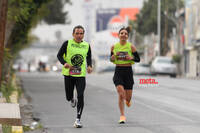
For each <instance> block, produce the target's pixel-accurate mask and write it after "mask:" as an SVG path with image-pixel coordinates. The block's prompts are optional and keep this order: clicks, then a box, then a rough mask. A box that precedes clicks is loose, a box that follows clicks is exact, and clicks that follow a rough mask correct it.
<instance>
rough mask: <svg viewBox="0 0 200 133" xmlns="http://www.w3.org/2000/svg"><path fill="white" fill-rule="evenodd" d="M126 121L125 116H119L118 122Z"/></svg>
mask: <svg viewBox="0 0 200 133" xmlns="http://www.w3.org/2000/svg"><path fill="white" fill-rule="evenodd" d="M125 122H126V117H125V116H124V115H122V116H120V119H119V124H124V123H125Z"/></svg>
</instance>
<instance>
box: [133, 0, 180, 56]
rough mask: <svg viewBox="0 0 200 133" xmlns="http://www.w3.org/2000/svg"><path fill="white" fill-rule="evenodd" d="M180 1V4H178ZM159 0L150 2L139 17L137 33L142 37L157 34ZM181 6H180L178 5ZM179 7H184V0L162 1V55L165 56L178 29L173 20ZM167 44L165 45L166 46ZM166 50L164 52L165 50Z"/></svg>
mask: <svg viewBox="0 0 200 133" xmlns="http://www.w3.org/2000/svg"><path fill="white" fill-rule="evenodd" d="M177 1H179V2H177ZM157 3H158V2H157V0H148V1H145V2H144V6H143V8H142V9H141V11H140V13H139V14H138V15H137V21H136V23H137V26H136V27H135V28H136V30H137V32H139V33H140V34H142V35H147V34H150V33H154V34H157V9H158V8H157V6H158V4H157ZM177 4H179V5H177ZM177 6H178V7H180V8H181V7H183V1H182V0H162V1H161V29H162V30H161V54H162V55H164V54H165V53H166V51H165V50H166V49H167V46H166V45H167V39H168V37H169V36H170V34H171V33H172V29H173V28H176V24H175V23H174V21H173V20H172V19H171V18H175V17H176V16H175V14H176V11H177ZM164 44H165V45H164ZM164 48H165V49H164ZM163 49H164V50H163Z"/></svg>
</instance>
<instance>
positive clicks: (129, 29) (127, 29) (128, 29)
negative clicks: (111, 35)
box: [118, 26, 131, 35]
mask: <svg viewBox="0 0 200 133" xmlns="http://www.w3.org/2000/svg"><path fill="white" fill-rule="evenodd" d="M122 30H126V31H127V32H128V35H129V33H130V31H131V28H130V27H129V26H128V27H126V28H125V27H122V28H121V29H120V30H119V33H118V34H120V32H121V31H122Z"/></svg>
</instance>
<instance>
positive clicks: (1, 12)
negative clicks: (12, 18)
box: [0, 0, 8, 85]
mask: <svg viewBox="0 0 200 133" xmlns="http://www.w3.org/2000/svg"><path fill="white" fill-rule="evenodd" d="M7 6H8V1H7V0H2V1H0V85H1V79H2V77H1V76H2V64H3V54H4V40H5V32H6V19H7Z"/></svg>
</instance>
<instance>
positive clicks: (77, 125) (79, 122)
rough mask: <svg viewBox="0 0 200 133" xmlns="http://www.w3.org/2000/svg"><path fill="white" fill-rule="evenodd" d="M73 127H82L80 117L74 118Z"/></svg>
mask: <svg viewBox="0 0 200 133" xmlns="http://www.w3.org/2000/svg"><path fill="white" fill-rule="evenodd" d="M74 127H75V128H82V127H83V125H82V124H81V121H80V119H76V120H75V122H74Z"/></svg>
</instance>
